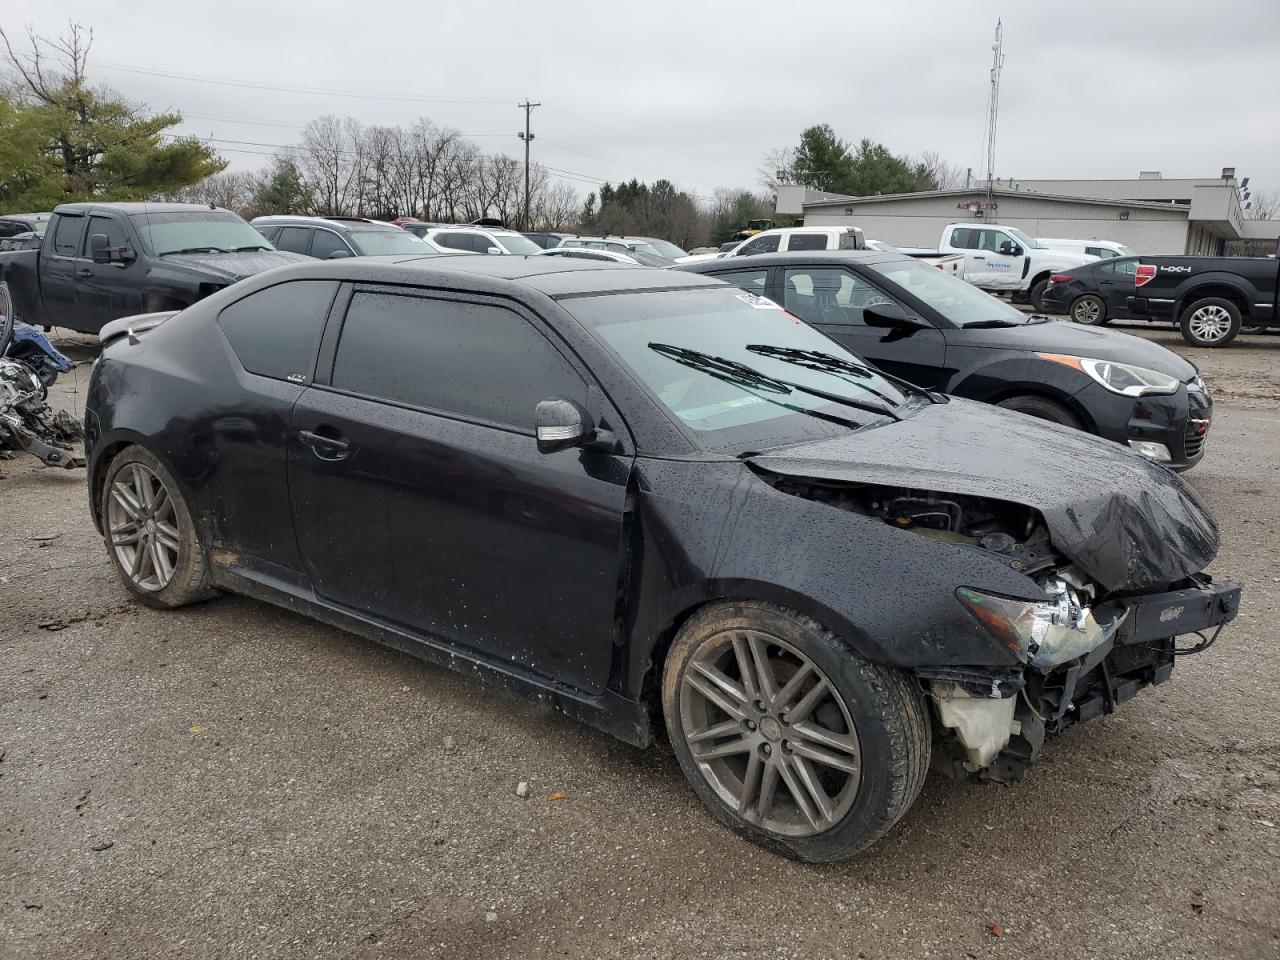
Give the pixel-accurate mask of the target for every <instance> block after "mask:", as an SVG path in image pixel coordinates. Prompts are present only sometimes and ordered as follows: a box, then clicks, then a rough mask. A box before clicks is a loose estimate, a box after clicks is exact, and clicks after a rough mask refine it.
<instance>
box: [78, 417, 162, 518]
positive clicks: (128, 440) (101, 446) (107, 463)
mask: <svg viewBox="0 0 1280 960" xmlns="http://www.w3.org/2000/svg"><path fill="white" fill-rule="evenodd" d="M129 447H142V449H144V450H146V451H147V453H149V454H151V456H153V457H155V458H156V459H157V460H159V461H160V462H161V463H162V464H164V468H165V469H166V470H168V471H169V475H170V476H172V477H174V478H175V481H176V482H180V481H177V478H178V473H177V472H176V471H175V470H174V467H173V463H172V462H171V461H170V460H169V458H168V457H167V456H165V453H164V451H163V450H160V449H157V448H156V446H155V445H153V444H149V443H148V442H147V438H146V437H144V436H143V435H142V434H140V433H135V432H133V431H131V430H117V431H115V432H113V433H112V434H111V435H110V436H109V437H106V438H104V439H102V440H99V441H98V443H97V445H96V446H95V447H94V449H93V454H92V457H91V458H90V460H89V475H88V477H87V480H88V486H89V510H90V513H91V514H92V516H93V525H94V527H95V528H96V529H97V531H98V532H99V533H103V532H104V531H103V526H102V523H103V521H102V492H103V490H104V489H105V487H106V484H107V474H108V473H110V472H111V464H112V463H114V462H115V460H116V458H117V457H118V456H120V454H121V453H123V452H124V451H125V450H127V449H128V448H129Z"/></svg>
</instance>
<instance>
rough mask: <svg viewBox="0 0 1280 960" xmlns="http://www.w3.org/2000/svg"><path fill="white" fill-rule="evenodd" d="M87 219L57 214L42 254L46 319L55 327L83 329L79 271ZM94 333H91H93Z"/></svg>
mask: <svg viewBox="0 0 1280 960" xmlns="http://www.w3.org/2000/svg"><path fill="white" fill-rule="evenodd" d="M84 222H85V217H84V216H82V215H81V214H74V215H73V214H68V213H61V214H58V219H57V222H56V223H55V224H54V225H53V227H52V229H51V231H50V233H51V236H49V237H48V238H47V239H46V240H45V243H44V246H43V247H42V248H41V250H40V293H41V297H42V299H43V300H44V309H45V319H46V320H47V321H48V322H49V323H50V324H52V325H55V326H59V327H70V328H71V329H72V330H79V329H81V326H82V325H81V324H80V318H79V316H78V315H77V306H76V269H77V267H78V263H77V259H76V258H77V256H78V255H79V253H80V241H81V239H82V238H83V237H84ZM90 332H92V331H90Z"/></svg>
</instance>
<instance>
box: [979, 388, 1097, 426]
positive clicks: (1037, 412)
mask: <svg viewBox="0 0 1280 960" xmlns="http://www.w3.org/2000/svg"><path fill="white" fill-rule="evenodd" d="M996 406H998V407H1004V408H1005V409H1006V410H1016V411H1017V412H1018V413H1025V414H1026V415H1027V416H1029V417H1036V418H1037V419H1039V420H1048V421H1049V422H1050V423H1060V424H1062V425H1063V426H1064V427H1073V428H1075V429H1076V430H1083V429H1084V425H1083V424H1082V423H1081V422H1080V418H1079V417H1077V416H1076V415H1075V414H1074V413H1072V412H1071V411H1070V410H1068V409H1067V408H1066V407H1065V406H1063V405H1062V404H1060V403H1058V401H1056V400H1050V399H1049V398H1048V397H1036V396H1031V395H1026V396H1020V397H1009V398H1008V399H1006V400H1001V401H1000V402H999V403H997V404H996Z"/></svg>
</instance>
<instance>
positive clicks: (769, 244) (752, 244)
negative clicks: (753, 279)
mask: <svg viewBox="0 0 1280 960" xmlns="http://www.w3.org/2000/svg"><path fill="white" fill-rule="evenodd" d="M779 239H781V238H780V237H779V236H778V234H776V233H774V234H770V235H769V236H767V237H752V238H751V239H750V240H748V241H747V243H746V245H745V246H744V247H743V248H742V249H741V250H739V251H738V256H740V257H742V256H749V255H750V254H753V253H773V252H774V251H776V250H777V249H778V241H779Z"/></svg>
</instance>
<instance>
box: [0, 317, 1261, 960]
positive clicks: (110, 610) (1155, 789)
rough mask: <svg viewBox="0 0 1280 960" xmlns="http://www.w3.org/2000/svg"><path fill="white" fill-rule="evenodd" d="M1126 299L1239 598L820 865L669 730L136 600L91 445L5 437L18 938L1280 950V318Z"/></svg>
mask: <svg viewBox="0 0 1280 960" xmlns="http://www.w3.org/2000/svg"><path fill="white" fill-rule="evenodd" d="M1128 329H1130V332H1139V333H1142V334H1144V335H1147V336H1149V337H1151V338H1152V339H1155V340H1157V341H1159V342H1162V343H1165V344H1166V345H1168V346H1170V347H1172V348H1173V349H1176V350H1179V352H1183V353H1185V354H1186V355H1188V356H1190V357H1191V358H1192V359H1193V360H1195V362H1197V363H1198V364H1200V365H1201V367H1202V368H1203V370H1204V373H1205V377H1206V379H1207V381H1208V382H1209V385H1210V388H1211V389H1212V391H1213V392H1214V395H1215V397H1216V399H1217V401H1218V408H1217V410H1216V412H1215V418H1214V426H1213V430H1212V433H1211V435H1210V439H1209V444H1208V448H1207V449H1208V452H1207V456H1206V459H1205V461H1204V462H1203V463H1202V464H1201V465H1200V466H1199V467H1198V468H1197V469H1196V470H1194V471H1193V472H1192V473H1190V474H1189V475H1187V477H1188V479H1189V480H1190V482H1192V483H1193V484H1194V485H1195V486H1196V488H1197V489H1198V490H1199V491H1200V492H1201V493H1202V494H1203V496H1204V497H1205V498H1206V499H1207V501H1208V502H1209V504H1210V505H1211V507H1212V508H1213V510H1214V512H1215V514H1216V515H1217V517H1218V520H1219V522H1220V525H1221V527H1222V535H1223V548H1222V551H1221V554H1220V556H1219V558H1218V560H1217V561H1216V562H1215V564H1214V567H1213V572H1214V573H1215V574H1217V575H1219V576H1223V577H1230V578H1233V579H1237V580H1240V581H1242V582H1243V583H1244V584H1245V596H1244V605H1243V609H1242V612H1241V614H1240V617H1239V619H1238V620H1237V621H1236V623H1235V624H1233V625H1232V626H1231V627H1229V628H1228V629H1227V630H1226V631H1224V633H1223V635H1222V637H1221V639H1220V640H1219V642H1218V643H1217V644H1216V645H1215V646H1214V647H1213V648H1212V649H1210V650H1209V651H1208V652H1206V653H1204V654H1202V655H1200V656H1196V657H1191V658H1187V659H1186V660H1185V661H1182V662H1180V663H1179V666H1178V669H1177V670H1176V671H1175V672H1174V676H1173V679H1172V680H1171V681H1170V682H1169V683H1168V684H1165V685H1163V686H1161V687H1159V688H1155V689H1149V690H1147V691H1145V692H1143V693H1142V694H1140V695H1139V696H1138V697H1137V698H1136V699H1134V700H1133V701H1131V702H1129V703H1127V704H1125V705H1124V706H1123V707H1122V708H1121V710H1120V711H1119V712H1118V713H1117V714H1116V715H1114V716H1112V717H1108V718H1104V719H1101V720H1097V721H1094V722H1092V723H1089V724H1086V725H1084V726H1082V727H1079V728H1076V729H1074V730H1072V731H1069V732H1068V733H1067V734H1066V735H1065V736H1063V737H1061V738H1060V739H1058V740H1056V741H1053V742H1051V743H1050V744H1049V745H1048V747H1047V748H1046V750H1045V753H1044V756H1043V759H1042V761H1041V763H1040V765H1039V766H1038V767H1037V768H1036V769H1035V770H1033V771H1032V773H1031V775H1030V777H1029V778H1028V779H1027V780H1026V781H1025V782H1024V783H1022V784H1019V785H1016V786H1013V787H1009V788H1004V787H997V786H986V787H980V786H970V785H963V784H955V783H951V782H948V781H945V780H941V779H937V778H933V779H931V780H930V781H929V783H928V784H927V785H926V787H925V790H924V793H923V794H922V795H921V797H920V800H919V801H918V802H917V804H916V805H915V807H914V808H913V809H912V810H911V811H910V812H909V813H908V814H907V816H906V817H905V819H904V820H903V821H902V822H901V823H900V824H899V825H898V827H897V829H895V830H894V831H893V832H892V833H891V834H890V835H889V836H888V837H887V838H886V839H885V840H883V841H881V842H880V843H878V844H877V845H876V846H875V847H873V848H872V849H871V850H870V851H869V852H867V853H866V854H864V855H863V856H861V857H860V858H858V859H855V860H852V861H849V862H847V863H844V864H841V865H838V866H830V867H809V866H803V865H799V864H795V863H791V862H788V861H783V860H779V859H777V858H776V857H774V856H772V855H770V854H767V853H764V852H763V851H760V850H757V849H756V848H754V847H752V846H751V845H749V844H747V843H745V842H743V841H741V840H739V839H737V838H736V837H735V836H733V835H731V834H729V833H728V832H726V831H725V830H724V829H722V828H720V827H719V826H717V825H716V824H715V823H714V822H713V821H712V819H711V817H710V816H708V815H707V814H706V813H704V812H703V810H702V808H701V807H700V805H699V804H698V802H697V801H696V799H695V798H694V796H693V794H692V793H691V791H690V790H688V789H687V787H686V786H685V784H684V782H683V780H682V778H681V775H680V772H679V770H678V769H677V767H676V764H675V761H674V759H673V758H672V757H671V756H670V753H669V751H668V750H666V749H663V748H657V749H654V750H650V751H648V752H644V751H639V750H635V749H633V748H630V747H628V746H625V745H623V744H620V743H617V742H615V741H612V740H610V739H608V738H607V737H605V736H603V735H599V734H596V733H594V732H592V731H589V730H587V729H584V728H582V727H580V726H578V725H576V724H574V723H572V722H570V721H568V720H566V719H564V718H562V717H559V716H557V715H555V714H551V713H548V712H546V711H545V710H543V709H541V708H539V707H537V706H534V705H532V704H530V703H528V702H525V701H523V700H519V699H515V698H512V697H511V696H508V695H504V694H501V693H497V692H493V691H491V690H488V689H486V688H484V687H482V686H480V685H479V684H477V683H476V682H475V681H474V680H473V679H472V678H469V677H466V676H460V675H456V674H451V673H448V672H446V671H444V670H441V669H437V668H434V667H429V666H426V665H423V664H421V663H419V662H417V661H415V660H413V659H411V658H409V657H407V656H403V655H401V654H397V653H394V652H391V651H387V650H384V649H381V648H379V647H377V646H375V645H373V644H371V643H368V642H366V641H364V640H361V639H359V638H356V637H353V636H350V635H348V634H344V633H342V632H340V631H337V630H334V629H331V628H329V627H325V626H322V625H320V624H317V623H313V622H311V621H308V620H305V619H303V618H301V617H297V616H294V615H292V614H289V613H287V612H284V611H282V610H278V609H276V608H274V607H270V606H268V605H266V604H262V603H258V602H255V601H251V600H246V599H242V598H231V597H225V598H221V599H218V600H216V601H214V602H212V603H209V604H205V605H202V606H198V607H193V608H188V609H185V610H182V611H178V612H171V613H160V612H156V611H153V610H149V609H146V608H143V607H141V606H139V605H137V604H134V603H132V602H131V601H130V600H129V598H128V594H126V592H125V591H124V589H123V588H122V587H121V586H119V585H118V584H117V582H116V580H115V578H114V576H113V574H112V571H111V569H110V567H109V565H108V561H107V558H106V554H105V552H104V550H103V548H102V545H101V542H100V541H99V540H98V538H97V537H96V535H95V534H94V532H93V530H92V527H91V524H90V523H89V521H88V517H87V507H86V503H85V491H84V484H83V480H82V477H81V475H80V474H71V473H62V472H57V471H53V470H44V469H42V468H41V467H40V466H39V465H38V464H36V463H35V462H34V461H32V460H29V459H28V460H26V461H17V462H6V463H0V476H3V479H0V504H3V507H2V508H0V610H2V611H3V613H2V614H0V958H3V960H9V958H15V960H16V958H22V960H38V958H58V960H62V958H89V957H97V958H135V957H136V958H141V957H163V958H166V960H170V958H178V957H209V958H218V960H231V958H242V957H243V958H249V957H254V958H258V957H309V958H310V957H326V958H328V957H341V958H345V957H352V958H363V957H397V958H405V957H441V958H445V957H447V958H473V957H474V958H481V957H484V958H502V957H593V958H594V957H645V958H649V957H717V958H718V957H733V958H739V957H741V958H750V960H774V958H801V957H803V958H810V957H813V958H825V957H833V958H835V957H839V958H856V957H863V958H904V957H956V958H967V957H973V958H979V957H981V958H985V957H1010V958H1013V957H1017V958H1032V957H1046V958H1050V957H1051V958H1055V960H1059V958H1097V957H1197V958H1199V957H1203V958H1217V957H1276V956H1280V725H1278V724H1277V722H1276V717H1277V711H1276V705H1275V699H1276V696H1277V694H1278V693H1280V661H1278V659H1277V657H1276V656H1275V644H1276V629H1275V623H1276V621H1277V619H1278V618H1280V556H1278V555H1277V548H1278V547H1280V536H1278V535H1277V531H1278V530H1280V516H1278V515H1280V505H1278V504H1280V496H1278V494H1277V490H1278V489H1280V482H1278V481H1280V372H1278V371H1280V337H1245V338H1242V339H1241V340H1240V341H1239V345H1238V346H1235V347H1232V348H1229V349H1226V350H1217V351H1206V350H1201V351H1196V350H1188V349H1186V348H1185V345H1183V344H1182V342H1181V340H1180V338H1178V337H1177V334H1176V333H1172V332H1168V331H1165V330H1152V329H1150V328H1128ZM68 349H69V350H72V351H74V352H75V355H76V356H80V357H84V356H88V355H89V354H88V353H87V351H86V349H85V348H84V347H83V346H80V345H77V344H72V345H71V346H69V347H68ZM76 374H77V376H76V377H75V378H71V377H67V378H64V380H63V382H62V383H61V384H60V385H59V388H58V396H59V397H60V398H61V402H62V403H64V404H66V405H68V406H73V405H77V404H80V403H82V402H83V398H84V384H85V382H86V380H87V376H88V367H87V366H85V367H81V368H78V369H77V371H76ZM521 782H527V783H528V784H529V791H528V796H527V797H523V798H522V797H519V796H517V793H516V788H517V785H518V784H519V783H521ZM553 796H557V797H558V798H557V799H552V797H553Z"/></svg>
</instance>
